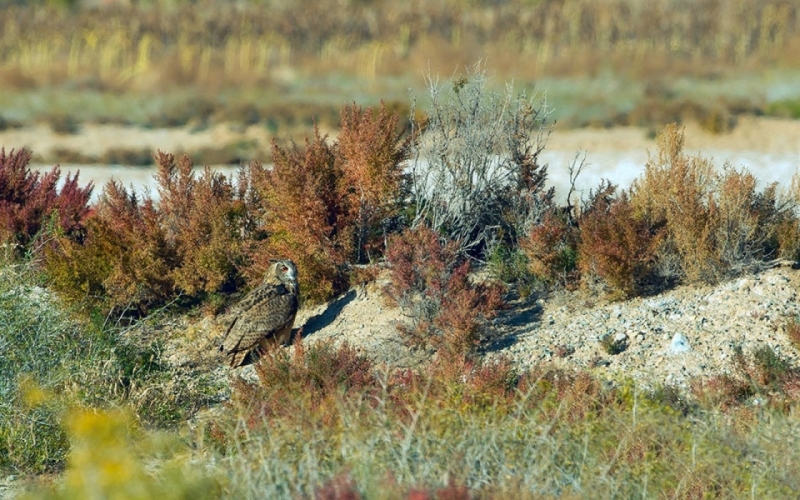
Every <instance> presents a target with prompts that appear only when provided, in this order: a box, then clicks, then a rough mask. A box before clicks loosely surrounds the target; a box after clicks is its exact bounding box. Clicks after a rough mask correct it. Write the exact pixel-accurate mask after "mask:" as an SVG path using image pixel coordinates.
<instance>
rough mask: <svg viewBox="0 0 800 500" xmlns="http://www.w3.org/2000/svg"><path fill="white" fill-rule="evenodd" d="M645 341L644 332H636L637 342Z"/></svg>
mask: <svg viewBox="0 0 800 500" xmlns="http://www.w3.org/2000/svg"><path fill="white" fill-rule="evenodd" d="M643 341H644V332H639V333H637V334H636V342H643Z"/></svg>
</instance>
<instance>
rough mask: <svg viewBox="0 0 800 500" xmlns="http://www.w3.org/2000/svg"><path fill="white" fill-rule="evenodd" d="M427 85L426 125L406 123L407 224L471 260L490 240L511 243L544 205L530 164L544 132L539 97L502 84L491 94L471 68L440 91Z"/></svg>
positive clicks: (545, 194) (542, 173)
mask: <svg viewBox="0 0 800 500" xmlns="http://www.w3.org/2000/svg"><path fill="white" fill-rule="evenodd" d="M428 85H429V92H430V113H429V115H428V117H427V121H426V122H425V123H419V122H418V121H414V123H412V126H413V133H414V135H415V137H417V139H418V140H417V141H416V143H415V148H414V149H415V150H414V155H413V157H414V160H413V162H412V166H413V168H412V182H413V194H414V196H415V201H416V207H417V213H416V217H415V219H414V221H413V224H412V225H413V226H414V227H416V226H419V225H420V224H426V225H428V226H430V227H431V228H432V229H434V230H435V231H437V232H441V233H444V234H445V235H446V236H447V237H448V238H449V239H451V240H455V241H460V242H461V247H460V252H463V253H468V254H470V255H473V256H481V255H482V254H484V253H485V249H486V245H487V243H488V242H489V241H492V240H493V239H497V238H503V239H507V240H510V241H511V242H512V243H516V238H517V236H518V235H519V234H521V233H523V232H524V229H525V226H526V225H527V224H528V221H529V218H530V216H531V211H535V210H536V209H537V207H539V206H540V205H541V202H542V201H545V202H546V201H548V200H552V191H545V190H544V181H545V179H546V175H547V169H546V166H542V165H540V164H539V162H538V157H539V154H540V153H541V152H542V150H543V149H544V145H545V143H546V140H547V137H548V136H549V133H550V128H548V126H547V124H546V122H547V115H548V111H547V107H546V103H545V101H544V99H543V98H539V97H536V96H534V97H532V98H529V97H528V96H527V95H526V94H525V93H524V92H523V93H520V94H518V95H515V94H514V93H513V90H512V88H511V86H510V85H507V86H506V89H505V91H497V90H493V89H491V87H490V84H489V78H488V77H487V76H486V74H485V72H484V71H482V70H481V69H480V67H479V66H476V67H474V68H472V69H471V70H469V71H468V72H467V75H466V76H463V77H459V78H454V79H452V80H449V81H448V82H446V84H444V85H440V84H439V83H438V80H435V79H433V78H431V77H429V78H428ZM412 116H415V115H414V112H413V110H412Z"/></svg>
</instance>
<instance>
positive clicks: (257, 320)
mask: <svg viewBox="0 0 800 500" xmlns="http://www.w3.org/2000/svg"><path fill="white" fill-rule="evenodd" d="M299 293H300V290H299V286H298V283H297V268H296V267H295V265H294V262H292V261H291V260H279V261H276V262H274V263H273V264H272V265H271V266H270V268H269V270H268V271H267V274H266V276H265V277H264V282H263V283H262V284H261V285H260V286H259V287H258V288H256V289H255V290H253V291H252V292H250V293H249V294H247V296H245V298H244V299H242V301H241V302H239V303H238V304H237V305H236V306H235V307H234V308H233V310H232V311H231V312H230V314H229V315H228V316H229V321H230V324H229V325H228V329H227V331H226V332H225V337H224V338H223V340H222V345H221V346H220V348H219V349H220V351H222V352H223V354H224V355H225V356H226V357H227V359H228V364H229V365H230V366H231V368H235V367H237V366H241V365H242V363H243V362H244V361H245V359H246V358H247V355H248V354H249V353H250V352H251V351H253V350H255V349H257V348H260V349H262V350H263V349H266V348H268V347H269V346H270V345H276V344H284V345H285V344H288V343H289V342H290V341H291V336H292V325H293V324H294V318H295V316H296V315H297V308H298V305H299V302H298V296H299Z"/></svg>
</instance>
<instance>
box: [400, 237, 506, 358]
mask: <svg viewBox="0 0 800 500" xmlns="http://www.w3.org/2000/svg"><path fill="white" fill-rule="evenodd" d="M457 248H458V245H457V244H456V243H454V242H446V243H442V241H441V240H440V239H439V237H438V236H437V235H436V233H434V232H433V231H432V230H431V229H429V228H427V227H425V226H420V227H417V228H416V229H413V230H408V231H405V232H403V233H401V234H399V235H396V236H394V237H393V238H391V239H390V240H389V248H388V249H387V259H388V260H389V263H390V264H391V265H392V284H391V286H390V287H389V290H388V292H389V295H390V297H392V298H393V299H394V300H395V301H396V302H397V303H398V304H399V305H400V306H401V307H403V308H405V309H406V310H407V311H409V313H410V316H411V319H412V323H413V324H412V327H411V328H410V329H409V328H405V329H404V333H406V334H408V335H409V337H410V338H411V339H413V340H415V341H417V342H420V343H423V344H430V345H432V346H434V347H436V348H437V349H438V350H439V352H440V354H441V355H444V356H448V357H451V356H456V357H458V356H463V355H465V354H467V353H469V351H470V350H472V348H473V347H474V346H475V345H476V343H477V342H478V340H479V339H480V333H481V331H482V329H483V326H484V325H485V323H486V321H487V320H489V319H491V318H492V317H493V316H494V315H495V314H496V311H497V309H499V308H500V307H502V306H503V299H502V296H501V290H502V288H501V287H500V286H499V285H497V284H494V283H473V282H472V281H471V280H470V278H469V271H470V265H469V262H463V263H461V264H458V257H457V255H456V250H457Z"/></svg>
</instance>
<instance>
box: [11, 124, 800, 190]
mask: <svg viewBox="0 0 800 500" xmlns="http://www.w3.org/2000/svg"><path fill="white" fill-rule="evenodd" d="M685 131H686V151H687V152H688V153H692V154H695V153H699V154H702V155H703V156H706V157H709V158H711V159H712V161H713V162H714V164H715V165H717V166H718V167H721V166H722V165H723V164H725V163H726V162H729V163H730V164H732V165H733V166H736V167H741V166H744V167H747V168H748V169H750V170H751V171H752V172H753V173H754V174H755V175H756V177H757V178H758V179H759V180H760V181H761V183H762V184H766V183H769V182H779V183H784V182H788V179H789V178H790V177H791V176H792V175H793V174H794V173H796V172H798V170H800V120H782V119H771V118H757V117H743V118H740V119H739V122H738V125H737V127H736V128H735V129H734V130H733V131H732V132H730V133H726V134H719V135H714V134H710V133H708V132H706V131H704V130H703V129H701V128H700V127H699V126H698V125H696V124H693V123H690V124H687V125H686V128H685ZM331 135H333V134H331ZM238 141H256V142H257V143H258V144H260V145H263V146H264V149H266V147H267V145H268V144H269V142H270V141H271V136H270V135H269V132H268V131H267V130H266V129H265V128H264V127H261V126H252V127H248V128H245V129H243V128H241V127H237V126H235V125H218V126H214V127H210V128H207V129H204V130H192V129H191V128H189V127H186V128H174V129H142V128H137V127H124V126H119V125H95V124H87V125H85V126H83V127H82V129H81V131H80V133H78V134H75V135H60V134H55V133H54V132H53V131H52V130H51V129H50V128H49V127H47V126H36V127H29V128H22V129H16V130H6V131H3V132H0V146H4V147H5V148H6V149H11V148H20V147H23V146H24V147H27V148H29V149H31V150H32V151H33V152H34V154H35V155H36V157H39V158H52V157H54V156H55V157H56V159H57V155H54V152H56V151H57V150H59V149H65V150H72V151H81V152H83V153H84V154H85V155H89V156H101V155H102V154H103V153H104V152H105V151H107V150H108V149H111V148H122V149H134V150H141V149H145V148H149V149H151V150H153V151H155V150H157V149H160V150H163V151H168V152H179V151H189V152H191V151H193V150H199V149H202V148H208V147H221V146H224V145H226V144H231V143H236V142H238ZM580 152H585V153H586V162H587V166H586V168H585V169H584V171H583V174H582V176H581V177H580V179H579V182H578V183H577V187H578V188H579V189H581V190H583V191H585V190H588V189H589V188H591V187H594V186H596V185H597V183H598V182H599V181H600V180H601V179H603V178H606V179H609V180H611V181H612V182H614V183H616V184H618V185H621V186H623V187H626V186H628V185H629V184H630V182H631V181H632V180H634V179H635V178H636V177H638V176H639V175H640V174H641V172H642V170H643V168H644V165H645V163H646V162H647V158H648V154H654V153H655V152H656V143H655V140H653V139H651V138H648V137H647V132H646V130H645V129H642V128H636V127H617V128H613V129H577V130H556V131H555V132H554V133H553V134H552V135H551V136H550V138H549V141H548V143H547V147H546V149H545V151H544V152H543V155H542V160H543V163H547V164H548V165H549V174H550V182H551V184H553V185H555V186H556V188H557V190H558V191H559V192H560V193H561V194H562V195H563V192H564V191H566V186H568V180H569V177H568V170H567V165H569V163H570V162H571V161H572V160H573V158H574V157H575V155H576V154H577V153H580ZM35 167H36V168H49V167H50V164H44V163H40V164H38V165H35ZM78 168H79V169H80V170H81V172H82V173H83V174H82V175H81V178H82V180H83V181H84V182H88V181H89V180H92V181H94V183H95V185H102V184H104V183H105V182H107V181H108V180H110V179H112V178H113V179H117V180H121V181H122V182H123V183H124V184H126V185H128V184H132V185H134V186H137V187H143V186H149V187H151V188H152V187H154V183H153V181H152V173H153V170H152V169H148V168H131V167H125V166H121V165H115V166H108V165H70V164H64V165H63V169H64V170H73V171H74V170H76V169H78ZM220 168H221V169H223V170H225V171H227V172H230V171H232V170H233V169H232V168H230V167H227V168H225V167H220Z"/></svg>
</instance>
